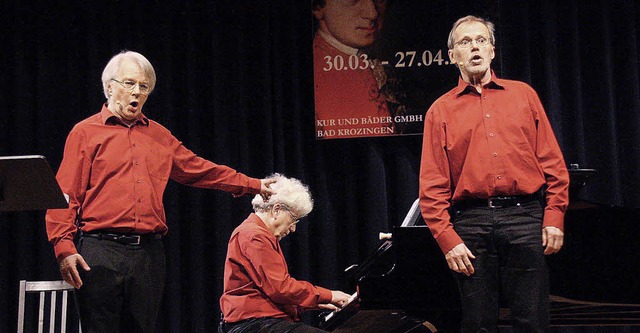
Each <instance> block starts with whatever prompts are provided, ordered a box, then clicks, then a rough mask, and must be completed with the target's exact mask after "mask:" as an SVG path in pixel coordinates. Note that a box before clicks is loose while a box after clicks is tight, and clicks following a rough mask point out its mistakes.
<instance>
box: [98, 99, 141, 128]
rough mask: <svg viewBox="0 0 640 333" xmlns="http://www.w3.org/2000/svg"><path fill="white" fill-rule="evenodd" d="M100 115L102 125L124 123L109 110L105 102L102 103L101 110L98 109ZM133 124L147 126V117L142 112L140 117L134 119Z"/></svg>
mask: <svg viewBox="0 0 640 333" xmlns="http://www.w3.org/2000/svg"><path fill="white" fill-rule="evenodd" d="M100 116H101V117H102V123H103V124H104V125H107V124H122V125H125V124H124V123H123V122H122V121H121V120H120V119H119V118H118V117H116V115H114V114H113V112H111V110H109V108H108V107H107V104H106V103H105V104H103V105H102V110H100ZM134 125H143V126H149V118H147V117H146V116H145V115H144V114H143V115H142V117H141V118H139V119H138V120H136V122H135V123H134Z"/></svg>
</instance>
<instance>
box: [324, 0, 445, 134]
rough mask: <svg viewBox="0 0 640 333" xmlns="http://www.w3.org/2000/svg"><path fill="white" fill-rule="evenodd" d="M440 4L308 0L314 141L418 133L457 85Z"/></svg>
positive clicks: (416, 0) (402, 0) (408, 0)
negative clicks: (431, 109) (444, 95)
mask: <svg viewBox="0 0 640 333" xmlns="http://www.w3.org/2000/svg"><path fill="white" fill-rule="evenodd" d="M452 15H453V13H452V8H451V5H450V4H447V2H446V1H440V2H439V3H438V1H435V2H432V1H422V0H349V1H345V0H312V19H313V32H314V33H313V66H314V69H313V78H314V107H315V135H316V139H338V138H357V137H381V136H399V135H416V134H422V128H423V122H424V116H425V112H426V110H427V109H428V107H429V105H431V103H432V102H433V101H434V100H435V98H437V97H438V96H439V95H441V94H442V93H444V92H445V91H447V90H449V89H450V88H451V87H452V86H453V85H455V83H456V81H455V76H456V74H455V73H456V72H457V69H456V68H455V66H454V64H450V62H449V56H448V49H447V46H446V45H447V35H448V31H449V29H450V28H451V24H452V23H453V16H452Z"/></svg>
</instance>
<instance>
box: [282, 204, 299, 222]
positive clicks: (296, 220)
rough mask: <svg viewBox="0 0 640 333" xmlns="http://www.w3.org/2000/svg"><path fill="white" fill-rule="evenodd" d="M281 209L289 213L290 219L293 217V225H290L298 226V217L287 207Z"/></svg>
mask: <svg viewBox="0 0 640 333" xmlns="http://www.w3.org/2000/svg"><path fill="white" fill-rule="evenodd" d="M282 208H284V209H285V210H286V211H287V212H289V214H291V217H293V223H291V225H296V224H298V222H300V218H299V217H298V215H296V214H294V213H293V212H292V211H291V209H289V207H287V206H285V205H282Z"/></svg>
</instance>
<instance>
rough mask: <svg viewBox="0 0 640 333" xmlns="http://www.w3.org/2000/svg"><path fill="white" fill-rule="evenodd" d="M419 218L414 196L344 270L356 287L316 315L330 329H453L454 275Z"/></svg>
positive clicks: (392, 332)
mask: <svg viewBox="0 0 640 333" xmlns="http://www.w3.org/2000/svg"><path fill="white" fill-rule="evenodd" d="M417 221H422V220H421V216H420V208H419V204H418V200H416V201H415V202H414V204H413V206H412V207H411V209H410V210H409V213H408V214H407V217H406V218H405V220H404V221H403V223H402V225H401V226H399V227H394V228H393V230H392V233H391V234H390V235H387V237H386V238H387V239H383V240H382V241H381V244H380V245H379V246H378V248H377V249H376V250H375V251H374V252H373V253H372V254H371V255H370V256H369V257H367V258H366V259H365V260H364V261H363V262H362V263H360V264H359V265H354V266H351V267H349V268H348V269H347V270H346V272H347V273H348V275H349V276H350V280H351V281H352V283H353V284H354V285H355V287H356V292H355V293H354V294H353V295H352V297H351V300H350V302H349V303H348V304H347V305H346V306H344V307H343V308H342V309H341V310H339V311H336V312H331V313H329V314H327V315H325V316H324V317H323V318H321V322H320V327H321V328H323V329H324V330H327V331H332V332H338V333H340V332H351V333H357V332H367V333H405V332H411V333H419V332H453V331H456V330H458V327H459V322H460V311H459V304H460V300H459V296H458V291H457V287H456V282H455V279H454V277H453V275H452V273H451V271H450V270H449V267H448V266H447V263H446V261H445V259H444V256H443V255H442V251H441V250H440V248H439V247H438V245H437V243H436V242H435V240H434V239H433V236H432V235H431V233H430V231H429V229H428V228H427V227H426V226H425V225H424V222H422V224H423V225H416V222H417Z"/></svg>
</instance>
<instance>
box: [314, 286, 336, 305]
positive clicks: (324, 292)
mask: <svg viewBox="0 0 640 333" xmlns="http://www.w3.org/2000/svg"><path fill="white" fill-rule="evenodd" d="M316 288H318V304H328V303H331V299H332V298H333V296H332V294H331V290H329V289H326V288H322V287H316Z"/></svg>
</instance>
